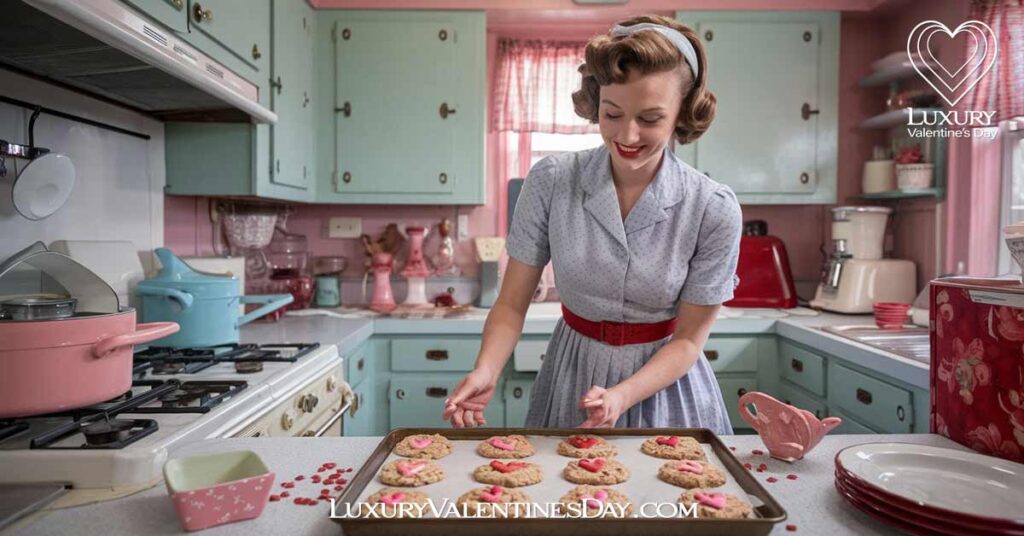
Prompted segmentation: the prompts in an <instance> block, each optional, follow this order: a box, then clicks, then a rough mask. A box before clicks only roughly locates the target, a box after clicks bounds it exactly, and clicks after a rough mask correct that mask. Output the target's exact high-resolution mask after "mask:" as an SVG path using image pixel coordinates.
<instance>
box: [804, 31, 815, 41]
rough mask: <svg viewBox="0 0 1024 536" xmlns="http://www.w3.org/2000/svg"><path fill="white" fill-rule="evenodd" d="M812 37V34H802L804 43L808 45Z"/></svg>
mask: <svg viewBox="0 0 1024 536" xmlns="http://www.w3.org/2000/svg"><path fill="white" fill-rule="evenodd" d="M813 37H814V34H812V33H811V32H804V43H810V42H811V39H812V38H813Z"/></svg>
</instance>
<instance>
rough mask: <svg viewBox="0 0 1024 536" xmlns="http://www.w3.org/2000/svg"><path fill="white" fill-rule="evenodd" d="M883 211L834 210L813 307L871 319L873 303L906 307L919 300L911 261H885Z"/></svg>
mask: <svg viewBox="0 0 1024 536" xmlns="http://www.w3.org/2000/svg"><path fill="white" fill-rule="evenodd" d="M891 213H892V209H891V208H887V207H856V206H845V207H835V208H833V209H832V253H831V255H830V256H829V260H828V262H826V264H825V266H824V268H823V270H822V275H821V282H820V283H819V284H818V290H817V292H815V295H814V299H813V300H811V302H810V305H811V307H814V308H817V309H825V310H827V311H833V312H837V313H870V312H872V310H873V309H872V304H873V303H875V302H898V303H910V302H912V301H913V300H914V296H915V295H916V294H917V271H916V267H915V266H914V263H913V262H912V261H908V260H903V259H883V258H882V242H883V241H884V239H885V226H886V223H887V222H888V219H889V214H891Z"/></svg>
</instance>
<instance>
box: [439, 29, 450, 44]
mask: <svg viewBox="0 0 1024 536" xmlns="http://www.w3.org/2000/svg"><path fill="white" fill-rule="evenodd" d="M437 38H438V39H440V40H442V41H447V40H448V30H441V31H440V32H437Z"/></svg>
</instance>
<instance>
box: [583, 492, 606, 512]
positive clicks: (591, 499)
mask: <svg viewBox="0 0 1024 536" xmlns="http://www.w3.org/2000/svg"><path fill="white" fill-rule="evenodd" d="M607 499H608V492H607V491H605V490H603V489H599V490H597V491H596V492H595V493H594V495H593V496H591V495H584V496H582V497H580V501H582V502H583V504H584V505H586V507H587V508H600V507H601V504H602V503H604V501H605V500H607Z"/></svg>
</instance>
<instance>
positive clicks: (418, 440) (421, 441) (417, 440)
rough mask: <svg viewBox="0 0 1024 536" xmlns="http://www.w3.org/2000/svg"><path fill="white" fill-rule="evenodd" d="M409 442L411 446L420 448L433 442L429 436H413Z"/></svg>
mask: <svg viewBox="0 0 1024 536" xmlns="http://www.w3.org/2000/svg"><path fill="white" fill-rule="evenodd" d="M409 442H410V443H412V446H414V447H416V448H418V449H421V448H424V447H428V446H430V444H431V443H433V442H434V440H433V438H429V437H414V438H412V439H411V440H410V441H409Z"/></svg>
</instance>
